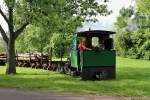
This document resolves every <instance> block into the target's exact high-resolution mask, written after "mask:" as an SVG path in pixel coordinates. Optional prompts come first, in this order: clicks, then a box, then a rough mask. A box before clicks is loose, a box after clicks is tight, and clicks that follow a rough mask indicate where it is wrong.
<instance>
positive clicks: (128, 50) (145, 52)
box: [115, 0, 150, 60]
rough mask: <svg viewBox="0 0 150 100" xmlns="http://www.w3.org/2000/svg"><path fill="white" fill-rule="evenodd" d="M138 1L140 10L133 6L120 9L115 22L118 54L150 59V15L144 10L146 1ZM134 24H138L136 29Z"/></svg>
mask: <svg viewBox="0 0 150 100" xmlns="http://www.w3.org/2000/svg"><path fill="white" fill-rule="evenodd" d="M137 3H138V9H137V10H138V11H136V12H134V11H133V9H132V7H130V10H129V8H127V9H124V8H123V9H121V11H120V16H119V17H118V18H117V22H116V24H115V25H116V31H117V34H116V36H115V43H116V50H117V54H118V55H121V56H125V57H131V58H136V59H147V60H150V53H149V51H150V43H149V42H150V38H149V37H150V27H149V25H150V20H149V18H150V17H149V15H148V13H147V12H146V11H144V6H143V5H144V4H145V3H146V1H142V0H138V2H137ZM145 5H147V4H145ZM145 10H146V9H145ZM147 10H148V9H147ZM132 16H135V17H134V18H133V17H132ZM134 26H136V28H135V29H134V28H133V27H134Z"/></svg>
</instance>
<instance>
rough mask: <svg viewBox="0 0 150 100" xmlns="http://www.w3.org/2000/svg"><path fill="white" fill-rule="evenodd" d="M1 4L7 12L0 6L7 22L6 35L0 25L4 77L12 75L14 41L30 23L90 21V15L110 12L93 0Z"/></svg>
mask: <svg viewBox="0 0 150 100" xmlns="http://www.w3.org/2000/svg"><path fill="white" fill-rule="evenodd" d="M4 4H5V6H6V8H7V10H6V11H7V13H6V14H5V13H4V10H3V9H2V7H1V8H0V14H1V16H2V17H3V18H4V19H5V21H6V22H7V24H8V29H9V32H8V34H6V32H5V31H4V29H3V28H2V26H1V25H0V32H1V34H2V37H3V39H4V41H5V42H6V44H7V54H8V55H7V59H8V60H7V61H8V66H7V70H6V74H12V73H16V67H15V41H16V39H17V37H18V36H19V35H20V34H21V33H22V32H23V31H24V29H25V28H26V27H27V25H29V24H30V23H32V24H34V25H37V26H40V25H41V24H42V25H50V24H51V25H55V24H57V23H55V22H56V21H57V20H55V19H59V18H60V19H62V21H61V24H62V25H63V22H65V21H66V20H67V19H68V18H69V19H70V17H71V18H75V19H76V20H77V19H78V21H81V22H83V21H85V20H91V17H92V16H93V15H94V16H96V15H98V14H100V15H107V14H109V13H110V12H109V11H108V10H107V9H106V7H107V6H106V5H104V4H101V5H100V4H98V3H97V2H96V1H95V0H4ZM92 20H93V18H92ZM47 23H48V24H47ZM57 26H58V25H57ZM47 27H49V26H47ZM53 27H54V26H53ZM55 29H56V28H55ZM57 31H58V30H57ZM43 35H44V34H43Z"/></svg>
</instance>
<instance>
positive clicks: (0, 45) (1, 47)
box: [0, 37, 6, 52]
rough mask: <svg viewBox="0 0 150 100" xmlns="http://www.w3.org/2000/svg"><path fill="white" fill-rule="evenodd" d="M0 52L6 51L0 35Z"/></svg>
mask: <svg viewBox="0 0 150 100" xmlns="http://www.w3.org/2000/svg"><path fill="white" fill-rule="evenodd" d="M0 52H6V46H5V43H4V41H3V39H2V38H1V37H0Z"/></svg>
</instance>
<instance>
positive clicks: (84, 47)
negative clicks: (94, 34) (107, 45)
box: [78, 38, 92, 51]
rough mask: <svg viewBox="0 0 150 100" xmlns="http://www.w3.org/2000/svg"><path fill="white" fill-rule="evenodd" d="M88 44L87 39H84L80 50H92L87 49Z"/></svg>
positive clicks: (80, 44)
mask: <svg viewBox="0 0 150 100" xmlns="http://www.w3.org/2000/svg"><path fill="white" fill-rule="evenodd" d="M86 43H87V40H86V38H83V39H82V41H81V42H80V43H79V46H78V48H79V50H80V51H83V50H92V49H90V48H87V47H86Z"/></svg>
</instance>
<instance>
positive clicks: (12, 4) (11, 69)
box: [0, 0, 29, 74]
mask: <svg viewBox="0 0 150 100" xmlns="http://www.w3.org/2000/svg"><path fill="white" fill-rule="evenodd" d="M19 3H20V2H19V1H15V0H5V1H4V4H5V6H6V7H7V14H5V13H4V10H3V9H2V7H1V8H0V14H1V16H2V17H3V18H4V19H5V21H6V23H7V24H8V29H9V33H8V34H7V33H6V32H5V30H4V29H3V27H2V26H1V25H0V32H1V35H2V37H3V40H4V41H5V43H6V45H7V54H8V55H7V61H8V66H7V69H6V74H12V73H16V67H15V40H16V39H17V37H18V36H19V35H20V34H21V33H22V32H23V30H24V29H25V28H26V26H27V25H28V24H29V21H23V22H24V23H23V24H22V25H21V27H19V28H18V29H15V28H16V27H15V26H14V15H15V14H16V12H15V11H17V10H18V8H21V7H23V6H24V5H22V6H21V5H18V4H19ZM19 6H20V7H19ZM25 20H26V19H25Z"/></svg>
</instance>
